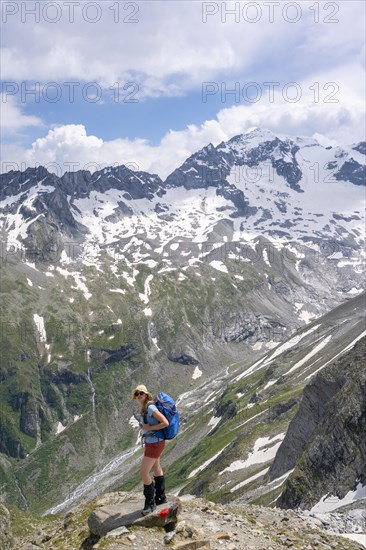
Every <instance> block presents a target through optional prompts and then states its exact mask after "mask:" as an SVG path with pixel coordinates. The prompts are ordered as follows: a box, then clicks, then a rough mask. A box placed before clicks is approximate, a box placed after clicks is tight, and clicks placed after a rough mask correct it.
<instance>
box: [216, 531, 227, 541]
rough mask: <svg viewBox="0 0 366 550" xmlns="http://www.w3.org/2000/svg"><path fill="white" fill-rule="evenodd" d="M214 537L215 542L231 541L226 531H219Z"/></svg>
mask: <svg viewBox="0 0 366 550" xmlns="http://www.w3.org/2000/svg"><path fill="white" fill-rule="evenodd" d="M214 537H215V539H217V540H230V539H231V535H230V533H227V532H226V531H219V532H218V533H215V535H214Z"/></svg>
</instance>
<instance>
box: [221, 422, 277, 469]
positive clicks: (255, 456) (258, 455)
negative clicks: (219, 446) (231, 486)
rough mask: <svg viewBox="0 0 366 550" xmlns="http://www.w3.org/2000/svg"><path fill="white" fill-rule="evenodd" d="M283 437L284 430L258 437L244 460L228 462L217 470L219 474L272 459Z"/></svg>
mask: <svg viewBox="0 0 366 550" xmlns="http://www.w3.org/2000/svg"><path fill="white" fill-rule="evenodd" d="M284 437H285V432H283V433H280V434H278V435H275V436H274V437H272V438H271V437H259V438H258V439H257V441H256V442H255V443H254V448H253V451H252V452H250V453H249V454H248V458H247V459H246V460H235V461H234V462H232V463H231V464H230V466H228V467H227V468H225V469H224V470H222V471H221V472H219V475H222V474H223V473H224V472H234V471H236V470H242V469H244V468H248V467H249V466H255V465H256V464H261V463H263V462H268V461H269V460H273V459H274V457H275V456H276V453H277V451H278V449H279V447H280V445H281V443H282V441H283V439H284Z"/></svg>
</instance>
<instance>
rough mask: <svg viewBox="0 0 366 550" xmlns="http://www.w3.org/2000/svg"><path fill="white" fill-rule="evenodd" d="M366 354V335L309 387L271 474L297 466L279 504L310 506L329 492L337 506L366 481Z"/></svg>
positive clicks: (273, 477) (274, 474)
mask: <svg viewBox="0 0 366 550" xmlns="http://www.w3.org/2000/svg"><path fill="white" fill-rule="evenodd" d="M365 357H366V339H365V338H363V339H362V340H360V341H359V342H358V343H357V344H356V345H355V347H354V348H353V349H352V350H351V351H349V352H348V353H347V355H345V356H343V357H342V359H338V360H337V361H335V362H334V363H332V364H331V365H329V366H328V367H326V368H325V369H324V370H322V371H321V372H320V373H319V374H318V375H317V376H316V378H315V379H314V381H313V382H312V383H310V384H309V385H308V386H307V387H306V388H305V390H304V393H303V397H302V401H301V405H300V408H299V411H298V413H297V414H296V416H295V417H294V419H293V420H292V422H291V424H290V426H289V429H288V431H287V434H286V437H285V439H284V441H283V443H282V445H281V447H280V448H279V450H278V452H277V455H276V458H275V461H274V463H273V465H272V467H271V469H270V472H269V479H271V480H273V479H275V478H278V477H280V476H281V475H283V474H284V473H285V472H287V471H288V470H292V469H294V468H295V469H294V471H293V472H292V474H291V475H290V477H289V478H288V479H287V481H286V484H285V489H284V491H283V493H282V494H281V496H280V497H279V499H278V501H277V502H278V505H279V506H282V507H284V508H298V507H302V508H309V507H311V506H313V505H315V504H316V503H317V502H318V501H319V500H320V499H322V498H323V499H324V500H327V501H328V502H329V500H330V498H329V496H330V495H332V496H333V505H334V502H335V501H337V498H338V499H339V500H341V499H343V498H344V497H345V496H346V494H348V493H349V492H350V489H354V491H355V493H356V492H357V491H356V490H357V487H358V486H360V488H361V487H363V486H365V485H366V438H365V437H364V434H366V364H365ZM364 496H365V497H366V492H365V495H364ZM325 497H327V498H325ZM334 497H335V498H334Z"/></svg>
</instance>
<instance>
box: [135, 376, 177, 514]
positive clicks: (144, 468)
mask: <svg viewBox="0 0 366 550" xmlns="http://www.w3.org/2000/svg"><path fill="white" fill-rule="evenodd" d="M132 399H136V400H137V401H138V403H139V405H140V414H141V418H140V427H141V428H142V437H143V439H144V442H145V452H144V457H143V459H142V462H141V467H140V475H141V479H142V482H143V484H144V497H145V506H144V509H143V510H142V512H141V513H142V515H143V516H146V515H147V514H149V513H150V512H152V511H153V510H155V508H156V505H159V504H164V502H167V498H166V496H165V479H164V472H163V470H162V468H161V465H160V455H161V453H162V452H163V450H164V447H165V440H164V439H159V438H158V437H157V436H156V435H155V433H154V430H162V429H163V428H166V427H167V426H169V421H168V420H167V419H166V418H165V416H164V415H163V414H162V413H161V412H159V411H158V409H157V407H156V405H155V404H154V399H153V396H152V394H151V393H150V392H149V391H148V390H147V388H146V386H144V385H143V384H140V385H139V386H137V387H136V388H135V389H134V391H133V392H132ZM144 415H145V419H146V422H147V423H145V422H144ZM151 468H152V469H153V471H154V479H155V486H154V483H153V481H152V479H151V477H150V470H151Z"/></svg>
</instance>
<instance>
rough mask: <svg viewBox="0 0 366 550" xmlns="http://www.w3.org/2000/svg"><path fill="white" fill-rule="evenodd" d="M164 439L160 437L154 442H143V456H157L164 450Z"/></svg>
mask: <svg viewBox="0 0 366 550" xmlns="http://www.w3.org/2000/svg"><path fill="white" fill-rule="evenodd" d="M164 447H165V439H160V440H159V441H157V442H156V443H145V452H144V456H147V457H148V458H159V457H160V455H161V453H162V452H163V451H164Z"/></svg>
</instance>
